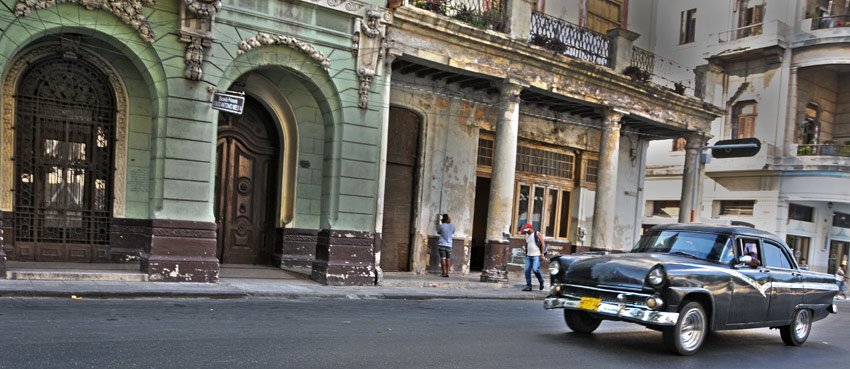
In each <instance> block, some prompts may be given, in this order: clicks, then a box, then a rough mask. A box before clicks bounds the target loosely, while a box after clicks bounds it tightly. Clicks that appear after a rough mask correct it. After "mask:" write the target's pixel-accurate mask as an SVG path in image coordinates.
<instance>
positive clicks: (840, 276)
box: [835, 268, 844, 282]
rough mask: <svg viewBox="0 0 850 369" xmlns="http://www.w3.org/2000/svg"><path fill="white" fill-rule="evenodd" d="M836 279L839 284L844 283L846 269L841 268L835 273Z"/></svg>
mask: <svg viewBox="0 0 850 369" xmlns="http://www.w3.org/2000/svg"><path fill="white" fill-rule="evenodd" d="M835 279H836V280H838V281H839V282H844V269H841V268H839V269H838V270H836V271H835Z"/></svg>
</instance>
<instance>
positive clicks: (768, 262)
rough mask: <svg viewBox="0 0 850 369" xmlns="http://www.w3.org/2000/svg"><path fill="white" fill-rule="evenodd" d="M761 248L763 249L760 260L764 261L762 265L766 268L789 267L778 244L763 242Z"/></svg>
mask: <svg viewBox="0 0 850 369" xmlns="http://www.w3.org/2000/svg"><path fill="white" fill-rule="evenodd" d="M762 250H763V251H764V260H762V261H763V262H764V266H766V267H768V268H784V269H789V268H790V267H791V264H790V263H789V262H788V258H787V257H786V256H785V253H783V252H782V249H781V248H780V247H779V246H778V245H776V244H773V243H769V242H765V243H764V247H763V248H762Z"/></svg>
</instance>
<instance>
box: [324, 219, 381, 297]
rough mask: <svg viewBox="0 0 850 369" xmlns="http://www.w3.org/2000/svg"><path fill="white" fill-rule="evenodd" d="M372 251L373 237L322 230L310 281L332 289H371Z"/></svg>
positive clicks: (373, 256) (369, 234)
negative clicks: (369, 287)
mask: <svg viewBox="0 0 850 369" xmlns="http://www.w3.org/2000/svg"><path fill="white" fill-rule="evenodd" d="M374 250H375V234H374V233H370V232H356V231H337V230H327V229H323V230H321V231H319V233H318V236H317V244H316V261H315V262H314V263H313V270H312V274H311V276H310V279H312V280H314V281H316V282H319V283H322V284H325V285H331V286H373V285H375V283H376V277H375V252H374Z"/></svg>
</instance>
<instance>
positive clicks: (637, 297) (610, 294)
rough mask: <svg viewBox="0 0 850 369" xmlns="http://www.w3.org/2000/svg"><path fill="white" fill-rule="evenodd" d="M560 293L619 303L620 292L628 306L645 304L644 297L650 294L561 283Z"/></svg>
mask: <svg viewBox="0 0 850 369" xmlns="http://www.w3.org/2000/svg"><path fill="white" fill-rule="evenodd" d="M560 294H562V295H567V296H572V297H577V298H582V297H592V298H596V299H600V300H602V302H608V303H613V304H618V303H620V300H618V299H617V295H620V294H622V295H623V296H624V297H625V301H624V302H625V303H626V305H630V306H646V299H647V298H648V297H650V296H651V295H646V294H639V293H633V292H625V291H622V292H619V291H611V290H602V289H597V288H592V287H582V286H576V285H561V289H560Z"/></svg>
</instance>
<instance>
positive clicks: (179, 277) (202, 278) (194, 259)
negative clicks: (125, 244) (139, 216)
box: [141, 219, 219, 283]
mask: <svg viewBox="0 0 850 369" xmlns="http://www.w3.org/2000/svg"><path fill="white" fill-rule="evenodd" d="M215 252H216V226H215V223H208V222H191V221H178V220H159V219H153V220H150V242H148V243H147V245H146V246H145V249H144V251H143V252H142V254H141V255H142V260H141V269H142V271H143V272H147V273H148V276H149V278H150V280H151V281H153V282H206V283H216V282H218V274H219V264H218V259H216V257H215Z"/></svg>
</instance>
